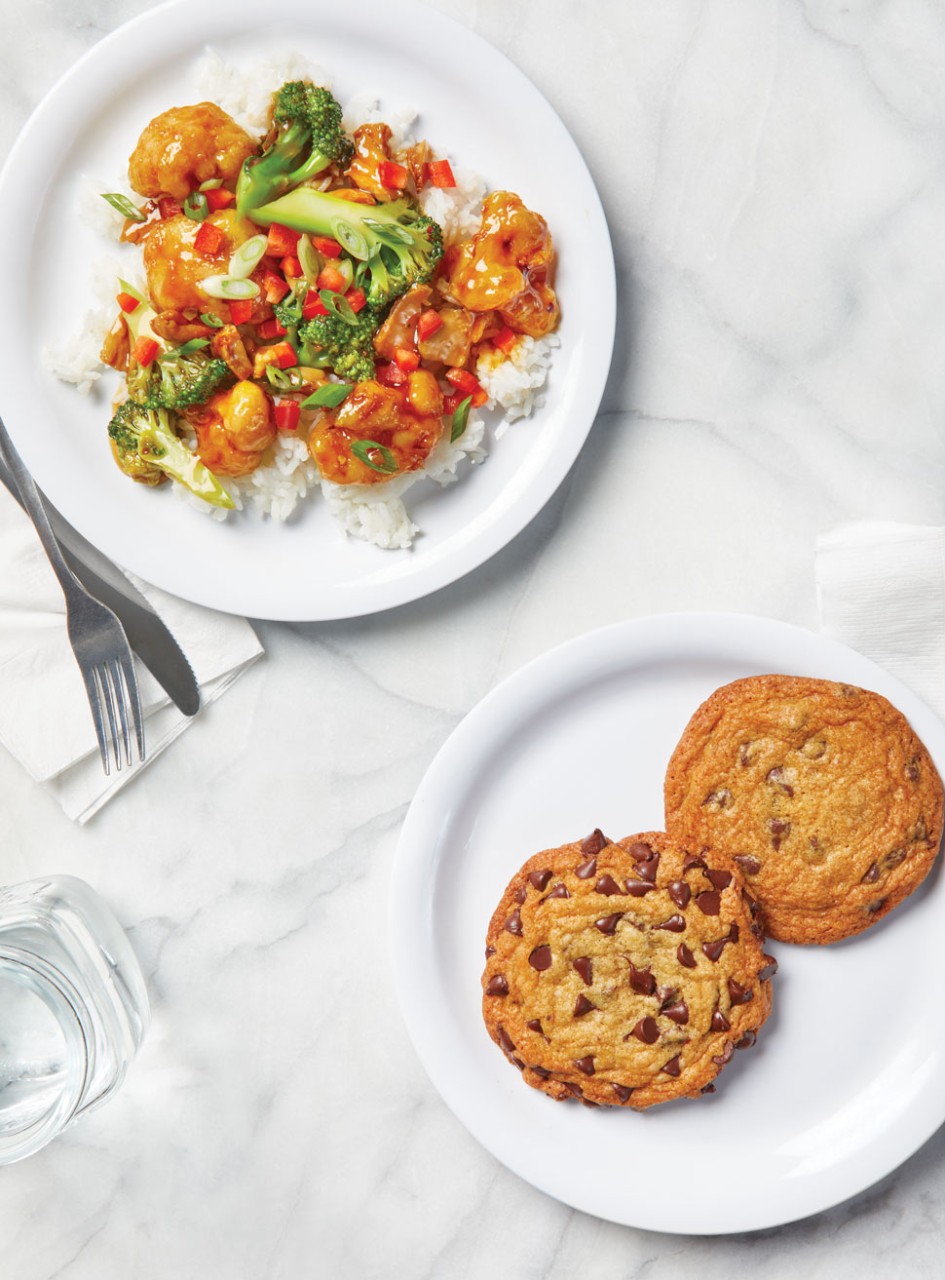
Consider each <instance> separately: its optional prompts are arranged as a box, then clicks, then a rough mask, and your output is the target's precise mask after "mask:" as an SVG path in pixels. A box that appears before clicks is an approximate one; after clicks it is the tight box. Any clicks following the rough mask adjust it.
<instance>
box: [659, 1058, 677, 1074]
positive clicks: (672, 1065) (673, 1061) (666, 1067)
mask: <svg viewBox="0 0 945 1280" xmlns="http://www.w3.org/2000/svg"><path fill="white" fill-rule="evenodd" d="M660 1071H664V1072H665V1073H666V1075H668V1076H673V1077H674V1078H675V1077H676V1076H678V1075H679V1054H678V1053H677V1054H676V1056H675V1058H670V1060H669V1062H664V1063H663V1065H662V1066H661V1067H660Z"/></svg>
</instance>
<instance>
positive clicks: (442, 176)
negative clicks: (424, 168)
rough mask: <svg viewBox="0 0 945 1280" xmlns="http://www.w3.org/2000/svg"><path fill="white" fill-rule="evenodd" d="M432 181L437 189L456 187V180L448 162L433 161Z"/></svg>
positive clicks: (431, 164) (431, 168) (431, 163)
mask: <svg viewBox="0 0 945 1280" xmlns="http://www.w3.org/2000/svg"><path fill="white" fill-rule="evenodd" d="M430 181H431V182H432V184H433V185H434V186H435V187H455V186H456V179H455V178H454V177H453V170H452V169H451V168H450V162H449V161H448V160H431V162H430Z"/></svg>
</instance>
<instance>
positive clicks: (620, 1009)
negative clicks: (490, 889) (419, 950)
mask: <svg viewBox="0 0 945 1280" xmlns="http://www.w3.org/2000/svg"><path fill="white" fill-rule="evenodd" d="M756 909H757V908H756V907H755V905H754V903H753V900H752V899H751V897H750V896H749V895H748V893H747V892H746V891H745V888H744V882H743V880H742V877H741V875H740V873H739V872H738V871H737V869H736V868H735V867H734V866H733V865H732V864H731V863H730V862H729V861H728V859H726V858H725V857H724V856H722V855H717V854H715V853H711V854H704V855H701V856H700V855H690V854H688V853H687V852H686V850H685V849H683V848H682V847H681V846H679V845H678V844H675V843H673V842H672V841H671V840H670V839H669V838H668V837H667V836H665V835H663V834H662V833H657V832H648V833H646V834H644V835H638V836H629V837H628V838H627V839H625V840H620V841H618V842H617V843H611V842H610V841H609V840H608V839H607V837H606V836H604V835H602V834H601V832H600V831H595V832H594V833H593V834H592V835H590V836H588V837H587V839H586V840H584V841H579V842H576V843H574V844H566V845H562V847H561V848H560V849H548V850H546V851H545V852H544V853H539V854H536V855H535V857H533V858H530V859H529V860H528V862H526V863H525V865H524V866H523V867H522V868H521V870H519V871H518V872H517V873H516V874H515V876H514V877H513V878H512V881H511V883H510V884H509V886H508V888H507V889H506V891H505V893H504V894H503V896H502V900H501V902H500V903H499V905H498V907H497V908H496V911H495V914H494V915H493V917H492V922H491V923H490V925H489V932H488V935H487V939H486V941H487V946H486V969H485V973H484V974H483V977H482V988H483V1000H482V1010H483V1017H484V1019H485V1023H486V1027H487V1028H488V1031H489V1034H490V1036H491V1037H492V1039H493V1040H494V1041H495V1042H496V1044H497V1045H498V1046H499V1047H500V1048H501V1049H502V1051H503V1052H504V1053H505V1055H506V1057H507V1058H508V1059H509V1061H510V1062H512V1063H514V1065H515V1066H516V1067H518V1068H519V1070H520V1071H521V1072H522V1077H523V1079H524V1080H525V1082H526V1084H530V1085H531V1086H532V1087H533V1088H535V1089H541V1090H542V1092H544V1093H547V1094H550V1095H551V1097H552V1098H557V1099H559V1100H564V1099H568V1098H572V1097H573V1098H578V1099H580V1100H581V1101H583V1102H586V1103H588V1104H591V1105H595V1106H600V1105H610V1106H626V1107H635V1108H638V1109H643V1108H645V1107H651V1106H653V1104H654V1103H657V1102H667V1101H669V1100H670V1099H672V1098H678V1097H681V1096H683V1095H685V1096H687V1097H695V1096H697V1095H698V1094H699V1093H706V1092H709V1091H711V1090H712V1088H713V1086H712V1081H713V1080H714V1079H715V1077H716V1076H717V1075H718V1073H719V1071H720V1070H721V1069H722V1067H724V1066H725V1065H726V1063H727V1062H729V1061H730V1060H731V1058H732V1056H733V1055H734V1052H735V1050H736V1049H747V1048H748V1047H749V1046H751V1045H753V1044H754V1043H755V1038H756V1036H757V1033H758V1028H759V1027H760V1026H761V1024H762V1023H763V1022H764V1020H765V1019H766V1018H767V1016H768V1013H769V1012H770V1009H771V981H770V979H771V976H772V974H773V973H774V971H775V969H776V967H777V966H776V963H775V961H774V960H773V959H772V957H771V956H766V955H765V954H764V948H763V936H762V933H761V929H760V927H759V925H758V923H757V921H756V920H755V919H754V914H753V913H754V912H755V911H756Z"/></svg>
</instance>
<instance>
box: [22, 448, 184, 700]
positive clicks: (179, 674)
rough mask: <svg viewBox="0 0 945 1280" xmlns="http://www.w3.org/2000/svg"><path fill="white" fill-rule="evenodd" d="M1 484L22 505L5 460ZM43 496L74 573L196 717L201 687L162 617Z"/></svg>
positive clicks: (165, 686) (154, 672) (169, 691)
mask: <svg viewBox="0 0 945 1280" xmlns="http://www.w3.org/2000/svg"><path fill="white" fill-rule="evenodd" d="M0 481H2V482H3V484H4V485H5V487H6V489H7V490H8V492H9V493H10V494H11V495H12V496H13V497H14V498H16V500H17V502H20V495H19V493H18V492H17V489H16V485H15V484H14V482H13V477H12V476H11V475H10V472H9V471H8V470H7V467H6V465H5V463H4V462H3V460H2V459H0ZM41 496H42V500H43V505H44V506H45V508H46V514H47V515H48V516H49V523H50V524H51V525H52V528H53V532H54V533H55V535H56V538H57V539H58V541H59V544H60V546H61V547H62V552H63V555H64V556H65V558H66V561H67V563H68V565H69V568H70V569H71V570H72V572H73V573H74V574H75V576H76V577H77V578H78V579H79V581H80V582H81V583H82V585H83V586H84V587H85V588H86V590H88V591H90V592H91V593H92V595H93V596H95V598H96V599H97V600H100V601H101V602H102V604H104V605H107V606H108V608H109V609H111V610H112V612H113V613H115V614H116V615H117V616H118V618H119V619H120V621H121V624H122V626H123V627H124V629H125V635H126V636H127V637H128V643H129V644H130V645H131V647H132V649H133V650H134V651H135V653H136V654H137V655H138V657H139V658H140V659H141V661H142V662H143V663H144V665H145V666H146V667H147V668H148V670H149V671H150V672H151V674H152V675H153V676H154V678H155V680H157V682H158V684H159V685H160V686H161V688H162V689H164V691H165V692H166V693H167V695H168V697H169V698H170V699H171V701H172V702H173V703H174V704H175V706H177V707H179V708H180V710H181V711H183V713H184V715H185V716H192V715H195V714H196V713H197V711H199V709H200V686H199V685H198V684H197V679H196V677H195V675H194V673H193V670H192V668H191V665H190V663H189V662H188V661H187V659H186V657H185V656H184V652H183V650H182V649H181V647H180V645H179V644H178V643H177V641H176V640H175V639H174V637H173V635H171V633H170V631H169V630H168V629H167V626H166V625H165V624H164V622H163V621H162V619H161V617H160V616H159V614H157V613H156V612H155V610H154V608H153V607H152V606H151V604H150V603H149V601H148V600H147V598H146V597H145V596H143V595H142V594H141V592H140V591H139V590H138V589H137V587H135V586H133V585H132V583H130V582H129V581H128V579H127V578H126V577H125V575H124V574H123V573H122V571H121V570H120V569H119V568H118V566H117V565H116V564H113V563H112V561H111V560H109V559H108V557H107V556H105V555H103V554H102V552H101V551H99V549H98V548H97V547H94V546H93V545H92V543H91V542H89V541H88V540H87V539H86V538H83V536H82V534H81V533H79V531H78V530H77V529H73V527H72V525H71V524H69V522H68V520H66V518H65V517H64V516H62V515H60V514H59V512H58V511H57V510H56V508H55V507H54V506H53V505H52V503H51V502H50V501H49V499H48V498H47V497H46V495H45V494H41ZM20 505H21V506H22V503H20Z"/></svg>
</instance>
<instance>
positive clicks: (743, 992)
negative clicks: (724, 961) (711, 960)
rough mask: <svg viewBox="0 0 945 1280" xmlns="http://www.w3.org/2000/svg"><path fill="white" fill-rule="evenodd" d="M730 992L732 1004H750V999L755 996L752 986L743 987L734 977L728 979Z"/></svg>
mask: <svg viewBox="0 0 945 1280" xmlns="http://www.w3.org/2000/svg"><path fill="white" fill-rule="evenodd" d="M728 994H729V999H730V1000H731V1002H732V1004H748V1002H749V1000H752V999H753V998H754V994H755V993H754V992H753V991H752V989H751V987H743V986H742V985H741V983H740V982H736V981H735V979H734V978H729V980H728Z"/></svg>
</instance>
